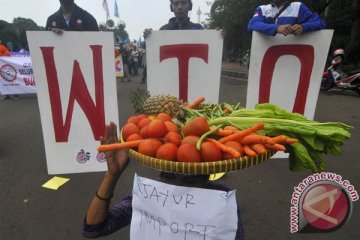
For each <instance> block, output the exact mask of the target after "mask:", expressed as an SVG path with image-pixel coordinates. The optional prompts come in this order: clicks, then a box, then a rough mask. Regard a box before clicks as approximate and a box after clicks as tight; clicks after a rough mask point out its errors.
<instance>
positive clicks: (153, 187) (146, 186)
mask: <svg viewBox="0 0 360 240" xmlns="http://www.w3.org/2000/svg"><path fill="white" fill-rule="evenodd" d="M132 209H133V213H132V218H131V228H130V239H134V240H135V239H136V240H137V239H142V240H153V239H157V240H162V239H164V240H168V239H173V240H180V239H181V240H190V239H192V240H195V239H199V240H210V239H211V240H215V239H216V240H228V239H235V235H236V231H237V221H238V219H237V204H236V191H235V190H234V191H229V192H225V191H218V190H209V189H202V188H194V187H180V186H174V185H170V184H165V183H162V182H158V181H154V180H151V179H147V178H143V177H140V176H138V175H136V174H135V177H134V185H133V200H132Z"/></svg>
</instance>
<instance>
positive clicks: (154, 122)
mask: <svg viewBox="0 0 360 240" xmlns="http://www.w3.org/2000/svg"><path fill="white" fill-rule="evenodd" d="M204 100H205V99H204V98H203V97H201V98H198V99H196V100H195V101H194V102H193V103H190V104H188V105H184V106H182V109H181V112H182V113H185V114H182V115H181V117H180V116H170V115H169V114H167V113H164V112H162V113H158V114H156V115H146V114H139V115H136V116H132V117H130V118H129V119H128V120H127V123H126V124H125V125H124V126H123V128H122V132H121V136H122V139H123V142H122V143H117V144H110V145H102V146H99V148H98V150H99V151H108V150H114V149H119V148H120V149H130V148H131V149H134V150H136V151H138V152H139V153H141V154H144V155H147V156H150V157H156V158H159V159H164V160H169V161H179V162H205V161H220V160H225V159H231V158H238V157H241V156H249V157H255V156H257V155H261V154H265V153H266V152H267V151H268V150H275V151H285V152H288V153H289V154H290V155H289V162H290V169H291V170H293V171H295V170H300V169H302V168H306V169H309V170H310V171H312V172H319V171H323V170H324V168H325V161H324V158H323V155H324V154H331V155H339V154H340V146H341V145H342V144H343V143H344V140H345V139H347V138H350V136H351V135H350V133H349V130H350V129H351V127H350V126H348V125H346V124H343V123H338V122H337V123H334V122H328V123H319V122H316V121H312V120H308V119H306V117H304V116H303V115H301V114H297V113H290V112H288V111H286V110H284V109H281V108H279V107H277V106H275V105H273V104H258V105H257V106H256V107H255V109H247V108H241V106H240V104H238V105H235V106H234V105H230V104H227V103H223V104H204V103H203V102H204Z"/></svg>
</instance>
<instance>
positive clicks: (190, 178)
mask: <svg viewBox="0 0 360 240" xmlns="http://www.w3.org/2000/svg"><path fill="white" fill-rule="evenodd" d="M178 175H181V176H183V179H184V181H185V182H186V183H188V184H191V183H195V182H202V183H205V182H207V181H208V180H209V177H210V175H182V174H176V173H170V172H163V171H162V172H160V178H163V179H168V180H172V179H175V178H176V176H178Z"/></svg>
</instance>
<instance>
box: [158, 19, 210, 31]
mask: <svg viewBox="0 0 360 240" xmlns="http://www.w3.org/2000/svg"><path fill="white" fill-rule="evenodd" d="M202 29H204V27H203V26H202V25H201V24H198V23H193V22H191V21H190V18H187V19H186V21H185V22H184V23H182V24H180V23H178V22H176V18H174V17H173V18H170V19H169V22H168V24H165V25H164V26H162V27H161V28H160V30H202Z"/></svg>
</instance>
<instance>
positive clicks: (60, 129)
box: [40, 45, 105, 142]
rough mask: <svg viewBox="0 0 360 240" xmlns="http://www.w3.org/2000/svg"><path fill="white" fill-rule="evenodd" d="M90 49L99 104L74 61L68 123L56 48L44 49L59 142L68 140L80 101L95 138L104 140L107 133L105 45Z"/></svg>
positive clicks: (92, 46)
mask: <svg viewBox="0 0 360 240" xmlns="http://www.w3.org/2000/svg"><path fill="white" fill-rule="evenodd" d="M90 48H91V50H92V53H93V64H94V76H95V102H96V103H94V102H93V101H92V99H91V96H90V93H89V90H88V88H87V86H86V83H85V79H84V76H83V74H82V72H81V69H80V64H79V62H78V61H77V60H74V68H73V74H72V82H71V89H70V96H69V104H68V109H67V112H66V119H65V123H64V120H63V114H62V104H61V98H60V88H59V80H58V76H57V70H56V65H55V61H54V47H40V49H41V52H42V55H43V59H44V63H45V70H46V77H47V83H48V90H49V95H50V105H51V113H52V118H53V126H54V131H55V140H56V142H67V141H68V137H69V131H70V125H71V119H72V114H73V108H74V102H75V100H76V101H77V102H78V104H79V105H80V107H81V108H82V110H83V111H84V113H85V115H86V117H87V119H88V120H89V123H90V126H91V129H92V132H93V135H94V139H95V140H100V136H102V135H103V134H104V131H105V111H104V81H103V67H102V46H100V45H91V46H90Z"/></svg>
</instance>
